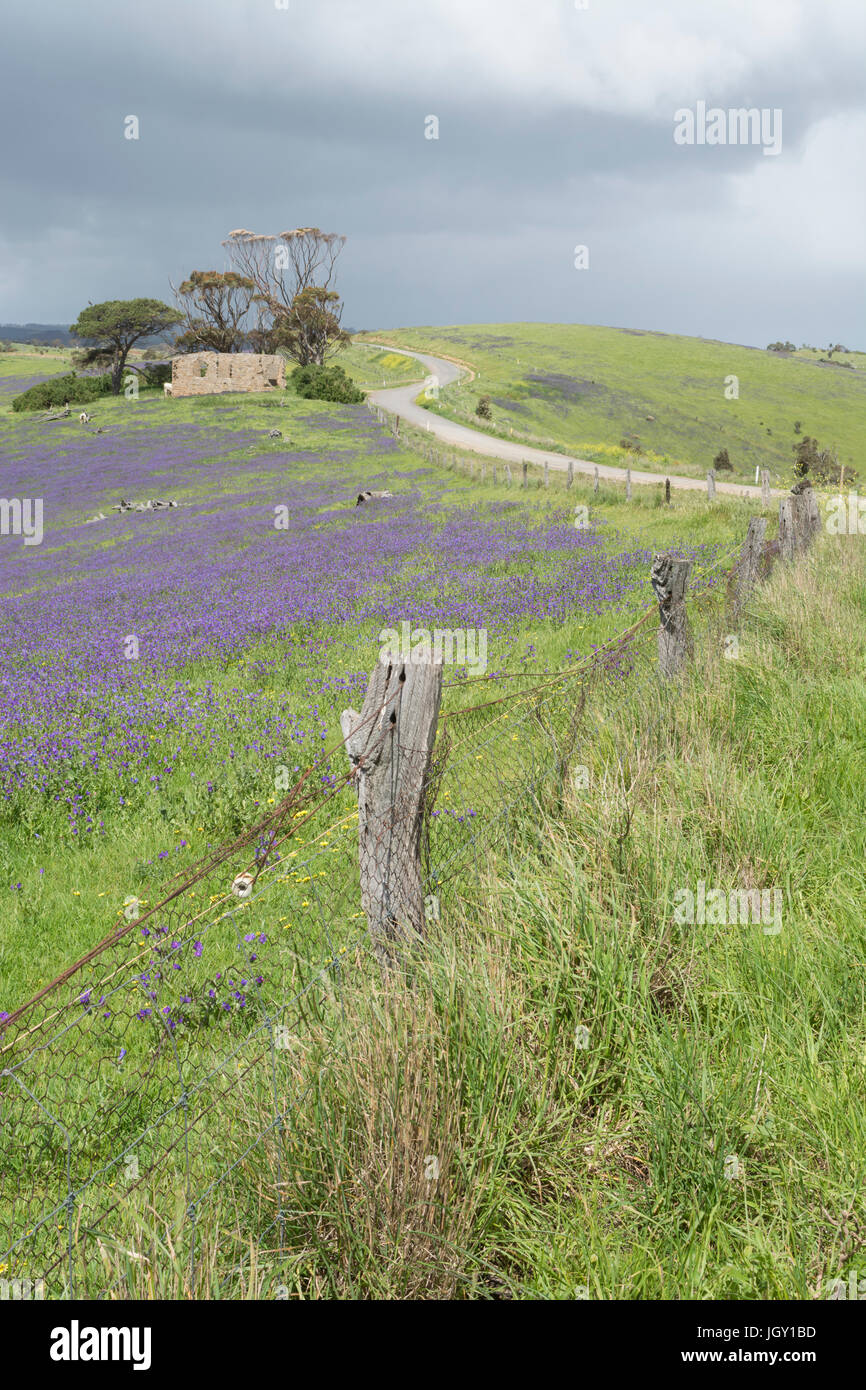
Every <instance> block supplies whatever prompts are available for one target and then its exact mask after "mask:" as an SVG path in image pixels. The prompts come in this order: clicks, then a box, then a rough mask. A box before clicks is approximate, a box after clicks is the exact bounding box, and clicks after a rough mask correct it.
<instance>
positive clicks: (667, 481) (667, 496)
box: [665, 478, 671, 507]
mask: <svg viewBox="0 0 866 1390" xmlns="http://www.w3.org/2000/svg"><path fill="white" fill-rule="evenodd" d="M670 505H671V480H670V478H665V506H666V507H669V506H670Z"/></svg>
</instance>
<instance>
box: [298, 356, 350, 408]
mask: <svg viewBox="0 0 866 1390" xmlns="http://www.w3.org/2000/svg"><path fill="white" fill-rule="evenodd" d="M290 380H291V382H292V384H293V386H294V388H295V391H296V393H297V395H299V396H302V397H303V399H304V400H307V401H341V402H342V403H344V404H351V405H356V404H357V403H358V402H360V401H362V400H363V399H364V392H363V391H359V390H358V388H357V386H356V385H355V383H354V381H353V380H352V378H351V377H349V376H346V373H345V372H344V371H343V368H342V367H319V366H316V365H315V364H311V365H310V366H309V367H296V368H295V370H294V371H293V372H292V375H291V377H290Z"/></svg>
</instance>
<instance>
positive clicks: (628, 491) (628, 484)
mask: <svg viewBox="0 0 866 1390" xmlns="http://www.w3.org/2000/svg"><path fill="white" fill-rule="evenodd" d="M625 500H626V502H630V501H631V469H630V468H627V469H626V470H625Z"/></svg>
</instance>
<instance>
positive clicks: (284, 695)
mask: <svg viewBox="0 0 866 1390" xmlns="http://www.w3.org/2000/svg"><path fill="white" fill-rule="evenodd" d="M216 410H220V411H224V412H225V413H227V414H229V413H230V414H232V415H233V416H235V417H237V418H238V423H239V425H240V426H241V427H239V428H231V427H227V426H226V425H225V424H223V423H220V422H217V421H213V420H212V419H211V418H208V419H207V421H206V423H195V422H192V421H189V420H186V421H184V420H180V421H178V422H176V423H172V424H161V423H157V421H156V419H155V418H154V408H153V405H152V404H151V403H150V402H142V403H140V404H139V405H138V406H137V407H136V408H135V410H134V412H130V413H129V415H128V416H125V417H124V425H123V427H122V428H121V427H120V426H118V427H117V428H116V430H115V431H113V432H108V433H106V435H105V436H93V435H88V434H83V433H75V431H74V430H73V429H69V428H67V429H66V430H65V432H64V433H62V434H61V433H60V432H58V433H57V434H49V435H48V436H46V433H45V429H44V427H43V428H40V427H39V426H37V425H36V424H35V423H34V422H30V421H24V422H23V423H22V424H21V425H20V426H18V427H17V428H16V429H14V430H11V431H9V432H8V433H7V436H6V439H5V442H4V448H5V452H6V459H5V461H4V476H5V478H6V482H5V483H4V487H5V489H6V491H7V492H8V493H11V494H12V495H15V494H16V492H17V493H18V494H19V495H34V494H35V495H41V496H42V497H43V498H44V507H45V538H44V541H43V543H42V545H41V546H39V547H29V548H26V547H23V545H22V544H21V541H20V540H18V539H17V538H14V537H3V538H2V540H0V595H2V599H3V609H2V612H3V617H2V622H0V661H2V667H0V669H2V675H0V718H2V732H0V790H2V796H3V798H4V800H5V801H6V804H7V808H9V805H10V803H11V804H12V806H13V807H17V808H18V809H19V810H21V808H23V807H24V806H25V804H26V806H27V812H26V814H27V816H28V817H30V818H32V817H33V816H34V810H33V804H34V793H36V794H37V796H36V798H35V799H36V801H37V802H40V803H42V804H46V803H47V804H50V805H53V806H55V807H56V808H62V809H63V810H64V813H65V816H66V819H67V824H68V826H69V827H71V830H72V832H73V833H74V834H79V833H86V834H92V833H94V832H99V831H100V829H101V828H102V826H103V824H104V822H103V821H102V816H103V814H104V813H105V811H107V810H109V809H110V808H112V807H114V808H117V807H121V806H126V805H128V804H129V803H130V802H131V801H135V800H137V799H138V797H139V796H140V795H141V793H142V792H143V791H145V790H147V789H148V788H150V789H160V788H162V787H164V785H165V784H166V782H167V781H168V779H169V778H171V777H172V775H173V774H175V773H176V772H177V771H178V770H179V767H180V765H181V763H182V764H184V765H185V766H189V765H191V764H192V762H195V763H196V764H199V763H201V762H202V761H204V762H205V763H207V765H208V768H209V769H210V771H209V772H208V774H207V776H209V777H210V779H211V780H210V781H209V782H208V785H209V786H210V788H211V790H212V789H213V781H214V780H215V779H216V776H217V774H219V775H222V773H220V769H222V768H225V767H226V766H228V765H230V764H232V763H234V764H235V767H239V766H240V765H241V763H247V764H250V765H253V766H255V767H257V768H258V769H259V771H261V769H262V766H263V763H264V761H265V760H271V761H276V762H285V763H286V764H288V765H289V766H290V768H291V769H292V770H294V769H295V768H297V767H301V766H302V765H304V764H306V763H308V762H309V761H310V760H311V758H313V757H314V756H315V755H316V754H317V753H318V752H320V751H321V749H322V747H323V745H324V744H325V743H326V742H327V740H328V738H329V734H330V736H331V737H333V734H334V730H335V726H336V714H337V712H338V709H339V707H341V706H342V705H343V704H346V703H349V702H350V701H349V700H347V699H346V692H347V691H350V692H353V695H354V693H358V692H362V691H363V688H364V686H365V684H366V680H367V674H368V672H369V669H370V666H371V665H372V663H373V661H374V660H375V656H376V652H377V650H378V646H379V642H378V633H379V631H380V629H382V628H387V627H397V626H398V625H399V624H400V623H401V622H402V621H403V620H405V619H407V618H408V619H411V621H412V622H413V624H414V625H416V626H421V627H424V626H426V627H434V626H437V625H438V626H448V627H451V628H475V629H481V628H485V629H487V631H488V633H489V634H490V640H491V642H493V643H494V645H493V650H494V651H495V653H496V655H495V658H494V660H493V661H492V663H491V664H492V666H493V667H497V666H498V667H499V668H500V669H501V668H505V667H508V666H510V665H513V664H514V663H515V661H516V660H517V659H518V656H519V654H520V653H521V651H522V647H521V643H523V645H524V646H525V641H524V638H525V631H526V629H527V625H529V626H530V627H531V625H532V623H533V622H535V621H536V620H545V621H546V622H547V623H552V624H554V625H556V624H559V623H562V622H564V621H566V620H568V619H573V618H575V617H576V616H579V615H583V616H584V617H586V618H592V617H598V616H600V615H603V614H605V613H608V612H610V611H611V610H625V609H627V608H628V607H629V604H630V603H631V604H633V603H634V601H635V599H636V598H637V599H638V600H639V601H640V602H641V603H645V601H646V598H647V593H646V571H647V565H648V562H649V558H650V556H649V551H647V550H646V549H643V548H637V549H631V550H626V551H625V552H624V553H616V552H615V551H613V552H612V550H611V547H610V546H609V545H607V546H606V545H605V544H604V543H603V540H602V536H601V535H600V533H599V532H597V531H577V530H575V529H574V527H573V526H572V525H571V523H570V520H569V518H568V516H567V515H565V514H564V513H563V512H562V509H561V508H560V509H559V510H557V508H556V507H555V506H552V505H538V506H537V507H535V508H527V507H526V506H525V505H520V504H518V503H515V502H509V501H502V500H488V501H486V502H484V503H480V504H479V503H478V502H477V501H476V500H475V499H473V501H472V505H471V506H469V507H467V506H466V505H465V503H463V504H461V502H460V501H459V496H458V494H456V493H455V492H454V490H453V489H452V490H451V491H450V492H449V493H447V494H443V493H442V491H441V489H442V486H443V484H442V481H441V479H439V480H438V481H437V478H436V476H435V475H433V474H432V473H431V471H430V470H429V469H427V468H426V466H423V465H420V464H419V461H418V460H417V458H415V457H413V456H412V455H408V454H405V453H402V452H401V451H400V447H399V446H398V445H397V444H396V443H395V441H394V440H393V439H392V438H391V437H390V436H384V435H383V434H382V432H381V431H380V430H379V428H378V427H377V426H376V425H375V424H374V423H373V422H372V421H371V419H370V417H369V415H368V414H367V413H366V411H364V410H362V409H353V408H346V409H345V410H342V411H340V412H333V411H331V412H329V413H328V414H327V415H322V414H319V415H315V414H308V415H304V416H301V417H298V416H294V417H293V419H292V429H291V433H292V437H293V440H292V442H293V443H295V442H296V441H297V442H300V443H304V444H309V445H310V447H307V448H295V449H292V450H290V451H288V450H283V449H281V448H270V449H269V450H268V451H267V452H265V448H264V445H263V443H262V430H261V428H259V429H252V428H250V427H249V426H248V424H247V423H246V422H245V420H244V418H243V416H242V415H239V412H238V409H237V407H235V406H233V405H227V406H217V407H216ZM201 413H203V412H200V414H201ZM214 413H215V409H214V408H213V407H211V409H210V410H209V411H208V416H209V417H210V416H212V415H213V414H214ZM272 414H273V412H268V419H267V421H266V422H267V423H268V424H270V419H271V418H272ZM261 415H262V412H259V416H260V417H261ZM282 415H283V412H280V416H281V417H282ZM151 420H152V421H153V423H151ZM257 423H258V421H257ZM281 423H282V420H281ZM325 432H326V435H325V437H326V442H327V445H328V446H333V447H327V448H325V449H322V448H321V442H322V440H321V438H320V436H322V434H323V433H325ZM299 436H303V439H299V438H298V437H299ZM380 479H381V480H383V481H384V482H385V483H386V484H387V486H388V487H389V488H392V489H393V490H394V492H395V493H396V494H397V495H395V497H394V498H393V499H390V500H389V501H386V502H383V503H382V505H381V506H380V507H379V508H377V509H376V510H373V511H370V510H366V509H358V508H356V507H355V505H354V501H355V496H356V493H357V490H358V488H359V486H360V485H362V484H363V485H365V486H369V485H371V483H372V485H374V486H375V485H381V482H380V481H379V480H380ZM121 496H125V497H127V498H139V497H146V496H163V497H165V496H171V497H177V498H178V499H179V505H178V506H177V507H176V508H174V509H172V510H171V511H163V512H147V513H127V514H124V515H123V516H118V515H116V514H111V513H110V512H109V514H108V516H107V519H106V520H104V521H100V522H93V523H90V524H87V523H86V522H85V521H84V520H83V518H84V517H86V516H88V515H89V514H91V513H92V512H93V511H94V510H96V509H98V508H100V507H101V508H102V510H103V511H108V509H109V508H110V506H111V505H112V503H113V502H114V501H116V500H117V499H118V498H119V497H121ZM277 506H285V507H287V508H288V517H289V523H288V529H287V530H277V529H275V524H274V509H275V507H277ZM129 635H135V637H136V638H137V639H138V643H139V655H138V659H136V660H130V659H128V658H127V656H126V655H125V648H124V642H125V639H126V638H127V637H128V636H129ZM494 639H495V641H494ZM324 780H327V773H325V774H324Z"/></svg>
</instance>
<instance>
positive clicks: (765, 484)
mask: <svg viewBox="0 0 866 1390" xmlns="http://www.w3.org/2000/svg"><path fill="white" fill-rule="evenodd" d="M769 505H770V470H769V468H762V469H761V506H762V507H769Z"/></svg>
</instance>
